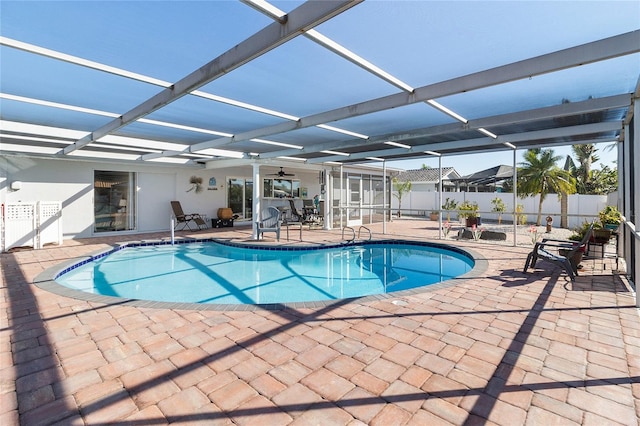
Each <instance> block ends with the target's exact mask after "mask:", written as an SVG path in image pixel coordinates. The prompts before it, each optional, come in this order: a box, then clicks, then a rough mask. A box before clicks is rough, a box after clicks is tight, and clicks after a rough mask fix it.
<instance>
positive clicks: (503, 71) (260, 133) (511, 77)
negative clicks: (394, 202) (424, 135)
mask: <svg viewBox="0 0 640 426" xmlns="http://www.w3.org/2000/svg"><path fill="white" fill-rule="evenodd" d="M638 52H640V30H636V31H632V32H628V33H624V34H620V35H617V36H613V37H609V38H606V39H602V40H599V41H595V42H592V43H587V44H582V45H579V46H575V47H571V48H568V49H563V50H559V51H556V52H553V53H548V54H546V55H541V56H537V57H535V58H530V59H525V60H523V61H518V62H514V63H511V64H508V65H503V66H500V67H496V68H491V69H488V70H485V71H480V72H476V73H473V74H468V75H466V76H462V77H458V78H453V79H450V80H446V81H443V82H439V83H435V84H431V85H427V86H423V87H419V88H417V89H415V91H414V92H413V93H406V92H402V93H396V94H394V95H389V96H384V97H381V98H377V99H372V100H369V101H365V102H361V103H358V104H353V105H349V106H346V107H341V108H337V109H334V110H331V111H326V112H322V113H319V114H314V115H310V116H307V117H303V118H301V119H300V120H299V121H296V122H285V123H281V124H276V125H273V126H267V127H263V128H261V129H255V130H252V131H249V132H245V133H241V134H238V135H235V136H234V137H233V138H232V139H230V138H218V139H212V140H210V141H206V142H201V143H198V144H195V145H192V147H191V152H194V151H200V150H203V149H206V148H214V147H220V146H222V145H225V144H229V143H233V142H238V141H243V140H248V139H251V138H260V137H265V136H271V135H275V134H279V133H284V132H288V131H292V130H296V129H302V128H306V127H311V126H316V125H318V124H325V123H331V122H334V121H339V120H344V119H347V118H352V117H358V116H361V115H366V114H371V113H374V112H379V111H384V110H388V109H392V108H398V107H402V106H407V105H411V104H414V103H417V102H425V101H427V100H429V99H438V98H441V97H445V96H450V95H454V94H458V93H463V92H469V91H472V90H477V89H482V88H485V87H490V86H495V85H498V84H503V83H508V82H511V81H516V80H521V79H524V78H529V77H532V76H537V75H542V74H548V73H551V72H555V71H561V70H564V69H567V68H572V67H577V66H581V65H585V64H590V63H594V62H599V61H604V60H607V59H612V58H616V57H619V56H625V55H630V54H634V53H638Z"/></svg>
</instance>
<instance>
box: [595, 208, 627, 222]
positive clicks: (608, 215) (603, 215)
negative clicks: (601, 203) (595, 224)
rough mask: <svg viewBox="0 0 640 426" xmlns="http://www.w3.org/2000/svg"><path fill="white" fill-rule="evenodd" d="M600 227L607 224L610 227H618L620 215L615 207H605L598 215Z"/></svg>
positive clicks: (620, 219) (620, 220)
mask: <svg viewBox="0 0 640 426" xmlns="http://www.w3.org/2000/svg"><path fill="white" fill-rule="evenodd" d="M598 217H599V218H600V222H601V223H602V226H604V225H605V224H607V223H609V224H612V225H620V223H621V222H622V213H620V211H619V210H618V208H617V207H616V206H607V207H605V208H604V209H602V210H600V212H599V213H598Z"/></svg>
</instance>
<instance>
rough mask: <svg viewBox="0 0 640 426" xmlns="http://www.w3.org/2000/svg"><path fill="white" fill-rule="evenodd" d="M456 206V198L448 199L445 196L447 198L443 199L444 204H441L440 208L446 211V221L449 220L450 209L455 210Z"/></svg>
mask: <svg viewBox="0 0 640 426" xmlns="http://www.w3.org/2000/svg"><path fill="white" fill-rule="evenodd" d="M456 207H458V202H457V201H456V200H451V199H449V197H447V199H446V200H444V204H443V205H442V210H446V211H447V222H450V221H451V211H452V210H455V209H456Z"/></svg>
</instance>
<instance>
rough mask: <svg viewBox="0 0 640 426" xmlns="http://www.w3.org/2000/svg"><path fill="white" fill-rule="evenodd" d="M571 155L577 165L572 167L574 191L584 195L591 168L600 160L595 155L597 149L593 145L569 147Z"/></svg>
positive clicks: (589, 179)
mask: <svg viewBox="0 0 640 426" xmlns="http://www.w3.org/2000/svg"><path fill="white" fill-rule="evenodd" d="M571 150H572V151H573V155H575V157H576V160H577V161H578V165H577V166H576V165H575V163H574V164H573V167H575V170H574V176H575V178H576V190H577V191H578V193H580V194H586V193H587V191H586V189H587V188H588V187H589V183H590V181H591V177H592V176H591V166H592V165H593V164H594V163H596V162H598V160H600V158H599V157H598V156H597V155H596V151H597V150H598V148H596V147H595V145H594V144H592V143H588V144H584V145H571Z"/></svg>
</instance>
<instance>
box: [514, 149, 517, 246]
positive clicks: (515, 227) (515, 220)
mask: <svg viewBox="0 0 640 426" xmlns="http://www.w3.org/2000/svg"><path fill="white" fill-rule="evenodd" d="M517 151H518V150H517V149H515V148H514V149H513V246H514V247H516V246H517V245H518V220H517V218H518V217H517V215H516V205H517V204H518V168H517V167H516V161H517V159H516V153H517Z"/></svg>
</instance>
